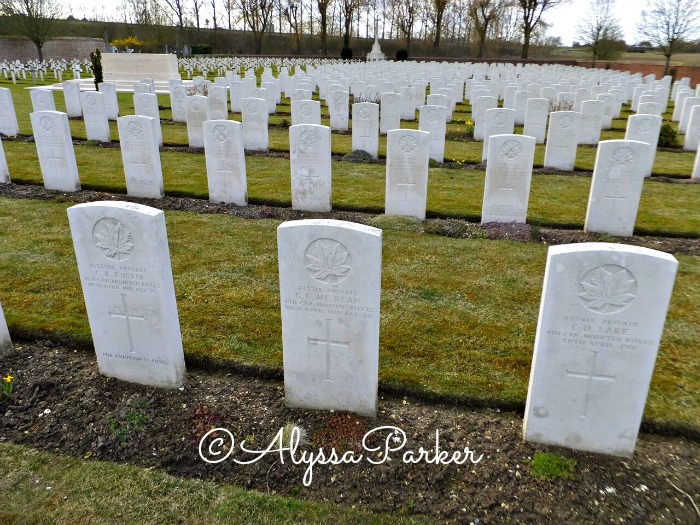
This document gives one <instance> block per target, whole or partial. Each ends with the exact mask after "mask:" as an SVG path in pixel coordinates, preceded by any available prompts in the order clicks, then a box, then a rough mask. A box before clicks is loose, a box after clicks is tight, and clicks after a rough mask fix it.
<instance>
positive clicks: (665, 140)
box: [659, 122, 681, 148]
mask: <svg viewBox="0 0 700 525" xmlns="http://www.w3.org/2000/svg"><path fill="white" fill-rule="evenodd" d="M659 147H660V148H680V147H681V143H680V141H679V140H678V132H677V131H676V130H675V129H674V128H673V126H671V124H669V123H668V122H666V123H665V124H663V125H662V126H661V131H660V132H659Z"/></svg>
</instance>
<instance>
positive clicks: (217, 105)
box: [207, 86, 228, 120]
mask: <svg viewBox="0 0 700 525" xmlns="http://www.w3.org/2000/svg"><path fill="white" fill-rule="evenodd" d="M207 103H208V106H207V109H208V113H207V115H208V117H207V120H227V119H228V90H227V89H226V88H225V87H222V86H212V87H210V88H209V94H208V95H207Z"/></svg>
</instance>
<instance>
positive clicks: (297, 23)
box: [283, 0, 303, 55]
mask: <svg viewBox="0 0 700 525" xmlns="http://www.w3.org/2000/svg"><path fill="white" fill-rule="evenodd" d="M285 1H286V5H285V6H284V8H283V13H284V17H285V18H286V19H287V23H288V24H289V29H290V30H291V31H292V33H294V42H295V43H296V48H297V49H296V52H297V55H301V33H302V31H303V27H302V24H303V18H302V15H303V5H302V3H301V0H285Z"/></svg>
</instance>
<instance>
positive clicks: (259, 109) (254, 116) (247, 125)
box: [241, 98, 270, 151]
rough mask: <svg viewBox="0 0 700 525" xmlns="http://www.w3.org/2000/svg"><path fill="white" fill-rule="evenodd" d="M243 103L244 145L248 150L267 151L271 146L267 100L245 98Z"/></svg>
mask: <svg viewBox="0 0 700 525" xmlns="http://www.w3.org/2000/svg"><path fill="white" fill-rule="evenodd" d="M241 104H242V108H241V109H242V117H243V145H244V147H245V149H246V150H247V151H267V149H268V148H269V146H270V143H269V134H268V129H267V123H268V113H267V101H266V100H265V99H262V98H244V99H243V100H242V101H241Z"/></svg>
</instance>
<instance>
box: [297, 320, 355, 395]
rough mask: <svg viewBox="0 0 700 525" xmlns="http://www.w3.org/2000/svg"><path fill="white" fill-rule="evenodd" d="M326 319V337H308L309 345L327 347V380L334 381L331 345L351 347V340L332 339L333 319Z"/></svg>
mask: <svg viewBox="0 0 700 525" xmlns="http://www.w3.org/2000/svg"><path fill="white" fill-rule="evenodd" d="M325 321H326V338H325V339H316V338H314V337H307V340H308V344H309V345H323V346H325V347H326V379H325V380H326V381H332V379H331V346H338V347H340V348H350V341H333V340H332V339H331V319H325Z"/></svg>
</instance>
